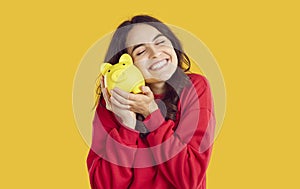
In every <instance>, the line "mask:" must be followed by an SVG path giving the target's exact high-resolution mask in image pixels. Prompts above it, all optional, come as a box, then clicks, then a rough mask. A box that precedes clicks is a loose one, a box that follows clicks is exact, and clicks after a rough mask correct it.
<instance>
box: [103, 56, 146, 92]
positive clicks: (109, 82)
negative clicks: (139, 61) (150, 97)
mask: <svg viewBox="0 0 300 189" xmlns="http://www.w3.org/2000/svg"><path fill="white" fill-rule="evenodd" d="M100 72H101V74H102V75H103V76H104V85H105V87H106V88H107V90H108V92H109V93H110V90H111V89H113V88H115V87H118V88H120V89H122V90H124V91H127V92H133V93H135V94H137V93H141V92H142V91H141V89H140V87H141V86H145V80H144V77H143V75H142V73H141V72H140V70H139V69H138V68H137V67H136V66H134V65H133V61H132V58H131V56H130V55H129V54H123V55H122V56H121V57H120V59H119V63H117V64H115V65H111V64H110V63H103V64H102V65H101V67H100Z"/></svg>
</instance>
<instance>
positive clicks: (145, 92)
mask: <svg viewBox="0 0 300 189" xmlns="http://www.w3.org/2000/svg"><path fill="white" fill-rule="evenodd" d="M142 91H143V93H144V94H145V95H147V96H148V97H152V96H153V93H152V91H151V89H150V87H148V86H142Z"/></svg>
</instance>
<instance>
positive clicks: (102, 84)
mask: <svg viewBox="0 0 300 189" xmlns="http://www.w3.org/2000/svg"><path fill="white" fill-rule="evenodd" d="M100 87H101V93H102V95H103V98H104V100H105V104H106V109H108V110H112V108H111V102H110V100H109V94H108V92H107V89H106V88H104V87H105V86H104V78H103V76H101V78H100Z"/></svg>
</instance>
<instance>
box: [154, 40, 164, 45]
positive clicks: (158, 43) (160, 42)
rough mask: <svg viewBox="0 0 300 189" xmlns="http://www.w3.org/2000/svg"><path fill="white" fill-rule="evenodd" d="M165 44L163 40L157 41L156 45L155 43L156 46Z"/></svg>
mask: <svg viewBox="0 0 300 189" xmlns="http://www.w3.org/2000/svg"><path fill="white" fill-rule="evenodd" d="M164 42H165V40H162V41H158V42H157V43H155V44H156V45H160V44H162V43H164Z"/></svg>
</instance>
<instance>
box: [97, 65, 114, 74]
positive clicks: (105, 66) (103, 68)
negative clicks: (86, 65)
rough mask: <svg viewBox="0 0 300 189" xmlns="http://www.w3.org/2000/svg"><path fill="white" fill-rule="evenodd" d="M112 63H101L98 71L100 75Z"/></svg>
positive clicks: (104, 72)
mask: <svg viewBox="0 0 300 189" xmlns="http://www.w3.org/2000/svg"><path fill="white" fill-rule="evenodd" d="M111 66H112V65H111V64H110V63H102V64H101V65H100V72H101V74H102V75H105V74H106V72H107V71H108V70H109V68H110V67H111Z"/></svg>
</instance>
